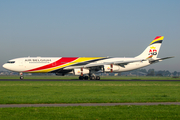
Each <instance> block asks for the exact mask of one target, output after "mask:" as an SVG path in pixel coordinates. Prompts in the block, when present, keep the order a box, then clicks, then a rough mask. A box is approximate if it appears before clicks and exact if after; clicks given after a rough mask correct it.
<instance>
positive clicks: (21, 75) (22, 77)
mask: <svg viewBox="0 0 180 120" xmlns="http://www.w3.org/2000/svg"><path fill="white" fill-rule="evenodd" d="M19 75H20V80H23V79H24V76H23V73H22V72H20V73H19Z"/></svg>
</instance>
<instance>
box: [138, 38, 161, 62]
mask: <svg viewBox="0 0 180 120" xmlns="http://www.w3.org/2000/svg"><path fill="white" fill-rule="evenodd" d="M163 38H164V36H157V37H156V38H155V39H154V40H153V41H152V42H151V43H150V44H149V46H148V47H147V48H146V49H145V50H144V52H142V53H141V54H140V55H139V56H137V57H136V58H144V59H145V58H157V56H158V53H159V50H160V47H161V44H162V41H163Z"/></svg>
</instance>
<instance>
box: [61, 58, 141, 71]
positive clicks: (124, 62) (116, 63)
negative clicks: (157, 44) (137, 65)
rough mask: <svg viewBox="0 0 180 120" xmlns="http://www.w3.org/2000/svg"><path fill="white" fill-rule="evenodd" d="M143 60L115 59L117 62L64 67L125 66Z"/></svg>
mask: <svg viewBox="0 0 180 120" xmlns="http://www.w3.org/2000/svg"><path fill="white" fill-rule="evenodd" d="M141 61H144V59H135V60H130V61H115V62H103V63H92V64H87V65H80V66H70V67H66V68H64V69H65V70H68V69H76V68H91V67H98V66H103V65H111V64H113V65H119V66H122V67H124V65H127V64H129V63H133V62H141Z"/></svg>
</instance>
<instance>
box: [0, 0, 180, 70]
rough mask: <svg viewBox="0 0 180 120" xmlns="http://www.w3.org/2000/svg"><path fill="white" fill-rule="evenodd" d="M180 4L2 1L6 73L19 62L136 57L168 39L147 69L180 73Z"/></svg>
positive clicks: (0, 47)
mask: <svg viewBox="0 0 180 120" xmlns="http://www.w3.org/2000/svg"><path fill="white" fill-rule="evenodd" d="M179 6H180V1H179V0H173V1H171V0H149V1H147V0H51V1H50V0H0V71H2V70H5V69H4V68H3V67H2V65H3V64H4V63H6V62H7V61H8V60H10V59H14V58H19V57H28V56H31V57H36V56H41V57H71V56H72V57H97V56H99V57H106V56H110V57H135V56H137V55H139V54H140V53H141V52H143V50H144V49H145V48H146V47H147V46H148V45H149V44H150V42H151V41H152V40H153V39H154V38H155V37H156V36H164V40H163V43H162V46H161V50H160V52H159V55H158V57H168V56H175V58H172V59H168V60H164V61H162V62H159V63H156V64H153V65H151V66H148V67H145V69H155V70H169V71H171V72H173V71H180V56H179V55H180V54H179V52H180V48H179V45H180V37H179V35H180V7H179Z"/></svg>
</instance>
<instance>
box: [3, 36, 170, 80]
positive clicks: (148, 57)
mask: <svg viewBox="0 0 180 120" xmlns="http://www.w3.org/2000/svg"><path fill="white" fill-rule="evenodd" d="M163 39H164V36H157V37H155V39H154V40H153V41H152V42H151V43H150V44H149V45H148V47H147V48H146V49H145V50H144V51H143V52H142V53H141V54H140V55H138V56H136V57H133V58H126V57H23V58H16V59H12V60H9V61H8V62H7V63H5V64H4V65H3V67H4V68H5V69H7V70H11V71H15V72H19V73H20V79H21V80H23V79H24V77H23V73H55V74H56V75H59V76H64V75H66V74H68V73H73V74H74V75H77V76H79V80H83V79H84V80H88V79H90V80H100V76H96V75H95V74H96V73H99V72H106V73H112V72H117V73H118V72H125V71H130V70H134V69H138V68H142V67H145V66H148V65H151V64H153V63H157V62H160V61H162V60H165V59H169V58H173V57H164V58H157V56H158V53H159V50H160V47H161V44H162V41H163Z"/></svg>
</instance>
